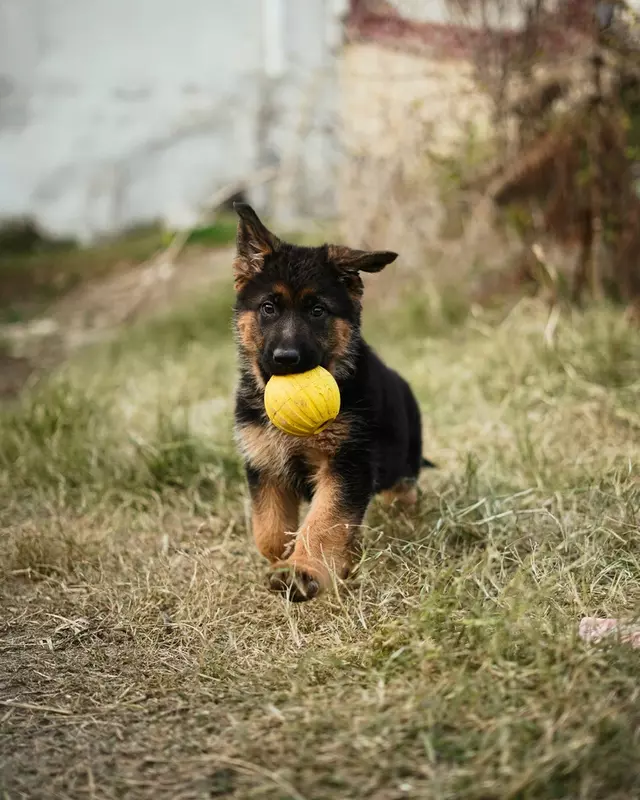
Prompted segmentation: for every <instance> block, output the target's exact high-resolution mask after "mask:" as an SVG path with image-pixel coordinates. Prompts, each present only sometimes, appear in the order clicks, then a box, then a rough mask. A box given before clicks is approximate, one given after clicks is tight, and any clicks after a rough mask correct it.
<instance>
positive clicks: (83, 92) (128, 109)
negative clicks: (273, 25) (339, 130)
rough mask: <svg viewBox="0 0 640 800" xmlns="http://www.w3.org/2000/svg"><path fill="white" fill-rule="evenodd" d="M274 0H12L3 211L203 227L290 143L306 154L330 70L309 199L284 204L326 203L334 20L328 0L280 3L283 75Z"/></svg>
mask: <svg viewBox="0 0 640 800" xmlns="http://www.w3.org/2000/svg"><path fill="white" fill-rule="evenodd" d="M265 4H266V0H263V1H262V2H261V1H260V0H0V219H2V218H10V217H16V216H19V215H29V216H32V217H34V218H35V219H36V220H37V221H38V222H39V223H40V224H41V225H42V226H43V227H44V228H45V229H46V230H47V231H48V232H50V233H54V234H60V235H74V236H78V237H80V238H82V239H84V240H90V239H91V238H92V237H94V236H95V235H97V234H103V233H111V232H115V231H117V230H121V229H124V228H127V227H129V226H131V225H133V224H137V223H140V222H145V221H152V220H154V219H158V218H160V219H165V220H167V221H168V222H169V223H170V224H174V225H182V224H189V223H190V222H192V221H193V220H194V217H195V215H196V214H197V212H198V209H199V207H200V205H201V204H202V203H203V202H204V201H205V200H206V198H207V197H208V196H209V195H210V194H211V193H212V191H213V190H215V189H216V188H219V187H220V186H222V185H225V184H226V183H228V182H230V181H233V180H237V179H239V178H242V177H243V176H244V175H246V174H247V173H248V172H250V171H251V170H253V169H255V168H256V167H258V166H261V165H264V164H265V163H278V162H279V161H280V160H281V158H282V156H283V153H284V150H283V148H287V157H288V158H289V161H291V162H292V161H295V159H292V158H291V157H290V153H291V145H292V142H293V138H292V137H293V134H292V129H295V127H296V125H298V124H299V119H300V114H299V106H300V104H301V101H302V100H303V99H304V97H305V95H306V87H308V86H309V84H310V83H311V81H312V79H313V78H314V76H317V75H318V74H319V71H321V74H322V78H321V79H320V84H321V86H322V89H321V92H320V94H321V95H322V101H321V102H319V103H318V104H316V107H314V111H313V113H312V115H311V117H312V119H311V122H310V125H311V127H310V130H309V131H308V136H307V140H306V141H305V144H304V148H303V151H302V152H301V153H300V156H299V158H298V161H300V162H301V164H299V167H298V169H297V174H296V179H295V181H294V182H293V183H294V184H295V186H294V187H293V188H295V190H296V198H294V199H293V200H292V199H291V198H287V199H285V201H284V202H283V204H281V205H283V209H282V214H285V215H286V214H287V213H289V214H292V213H296V212H297V211H300V210H301V209H300V208H299V206H300V205H301V204H302V206H305V205H306V206H309V205H310V206H311V208H308V207H307V208H305V209H303V210H306V211H311V212H316V213H322V208H321V206H322V204H323V203H324V207H325V210H326V208H327V206H328V205H330V203H331V197H330V196H331V179H330V174H329V173H330V169H329V167H330V162H331V159H332V158H333V151H332V146H331V143H330V140H331V138H332V133H331V132H330V128H331V124H330V118H331V115H332V113H333V111H332V107H333V105H334V102H335V86H334V82H333V80H334V75H333V70H334V67H333V63H334V59H333V57H332V55H331V53H330V52H329V50H328V48H327V42H328V38H327V35H328V34H327V32H328V31H329V29H330V27H331V24H332V21H331V20H332V17H331V14H328V12H327V11H326V10H325V6H326V5H327V3H326V0H325V1H324V2H323V0H305V3H300V2H297V0H280V4H281V5H282V11H283V25H284V27H285V31H284V36H283V39H282V42H283V46H284V49H285V53H284V72H283V74H282V75H281V76H280V77H277V76H276V77H267V76H265V73H264V59H265V49H264V36H263V5H265ZM303 9H304V10H303ZM333 35H335V30H333ZM290 183H291V182H290ZM305 187H312V190H311V194H310V197H309V196H307V195H309V192H308V191H307V190H306V189H305ZM299 197H301V198H302V199H301V200H300V201H299ZM305 198H306V199H305Z"/></svg>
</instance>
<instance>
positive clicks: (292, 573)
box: [267, 561, 326, 603]
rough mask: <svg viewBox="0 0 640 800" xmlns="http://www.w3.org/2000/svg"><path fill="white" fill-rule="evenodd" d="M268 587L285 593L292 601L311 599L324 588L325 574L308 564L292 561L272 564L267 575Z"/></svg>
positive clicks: (300, 601) (298, 601)
mask: <svg viewBox="0 0 640 800" xmlns="http://www.w3.org/2000/svg"><path fill="white" fill-rule="evenodd" d="M267 580H268V586H269V589H270V590H271V591H272V592H278V593H279V594H283V595H285V597H286V598H287V600H290V601H291V602H292V603H304V602H306V601H307V600H313V598H314V597H317V596H318V595H319V594H320V593H321V592H322V590H323V589H324V588H325V584H326V580H325V576H324V575H321V574H320V573H319V572H318V571H317V570H314V569H311V568H310V567H309V566H308V565H302V564H301V565H297V564H295V563H293V562H292V561H279V562H277V563H276V564H274V565H273V566H272V567H271V569H270V571H269V574H268V577H267Z"/></svg>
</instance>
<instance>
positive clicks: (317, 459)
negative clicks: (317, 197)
mask: <svg viewBox="0 0 640 800" xmlns="http://www.w3.org/2000/svg"><path fill="white" fill-rule="evenodd" d="M234 207H235V210H236V212H237V214H238V216H239V218H240V219H239V223H238V235H237V254H236V258H235V260H234V265H233V269H234V279H235V291H236V302H235V307H234V327H235V332H236V341H237V348H238V354H239V371H240V376H239V383H238V389H237V394H236V406H235V428H236V438H237V441H238V445H239V448H240V451H241V453H242V456H243V459H244V463H245V469H246V475H247V480H248V484H249V491H250V494H251V503H252V526H253V535H254V538H255V542H256V545H257V547H258V550H259V551H260V552H261V553H262V555H263V556H265V557H266V558H267V559H268V560H269V561H270V562H271V570H270V573H269V586H270V588H271V589H272V590H273V591H276V592H281V593H283V594H285V595H286V596H287V597H288V598H289V599H290V600H292V601H294V602H300V601H304V600H310V599H312V598H313V597H315V596H317V595H318V594H320V593H321V592H322V591H323V590H324V589H326V588H327V586H328V585H330V583H331V580H332V576H337V577H339V578H345V577H347V575H348V574H349V571H350V569H351V566H352V559H353V545H354V541H353V536H354V534H356V533H357V530H358V527H359V526H360V525H361V523H362V520H363V517H364V515H365V512H366V510H367V507H368V505H369V503H370V501H371V499H372V497H373V496H374V495H375V494H377V493H381V494H382V495H383V496H384V498H385V499H386V500H387V501H393V500H398V501H400V502H403V503H414V502H415V501H416V499H417V490H416V479H417V477H418V474H419V472H420V469H421V467H423V466H433V465H432V464H431V462H429V461H427V460H426V459H423V457H422V430H421V421H420V411H419V409H418V404H417V402H416V399H415V397H414V395H413V393H412V391H411V389H410V387H409V385H408V384H407V383H406V382H405V381H404V380H403V379H402V378H401V377H400V376H399V375H398V374H396V373H395V372H394V371H393V370H391V369H389V367H387V366H385V364H383V363H382V361H381V360H380V359H379V358H378V356H376V354H375V353H374V352H373V351H372V350H371V348H370V347H369V346H368V345H367V344H366V342H365V341H364V340H363V338H362V336H361V333H360V317H361V304H362V293H363V284H362V280H361V278H360V273H361V272H379V271H380V270H382V269H383V268H384V267H386V266H387V264H390V263H391V262H392V261H394V260H395V259H396V257H397V255H396V253H390V252H364V251H361V250H351V249H350V248H348V247H341V246H335V245H323V246H322V247H298V246H296V245H292V244H287V243H286V242H283V241H281V240H280V239H278V238H277V237H276V236H275V235H274V234H273V233H271V231H269V230H268V229H267V228H266V227H265V226H264V225H263V224H262V222H261V221H260V220H259V219H258V217H257V215H256V213H255V212H254V210H253V209H252V208H251V207H250V206H248V205H246V204H241V203H236V204H234ZM317 366H323V367H325V368H326V369H327V370H329V372H331V373H332V374H333V376H334V378H335V379H336V381H337V383H338V386H339V388H340V396H341V408H340V414H339V415H338V417H337V418H336V419H335V420H334V421H333V422H332V423H331V424H330V425H329V426H328V427H327V428H325V429H324V430H323V431H322V432H321V433H318V434H316V435H315V436H311V437H308V438H300V437H296V436H291V435H288V434H286V433H283V432H281V431H280V430H278V429H277V428H275V427H274V426H273V425H272V424H271V423H270V422H269V420H268V418H267V416H266V413H265V410H264V388H265V386H266V383H267V381H268V380H269V378H270V377H271V376H272V375H289V374H292V373H297V372H305V371H307V370H311V369H313V368H315V367H317ZM301 501H308V502H310V506H309V512H308V514H307V517H306V519H305V520H304V522H303V523H302V525H300V523H299V506H300V503H301Z"/></svg>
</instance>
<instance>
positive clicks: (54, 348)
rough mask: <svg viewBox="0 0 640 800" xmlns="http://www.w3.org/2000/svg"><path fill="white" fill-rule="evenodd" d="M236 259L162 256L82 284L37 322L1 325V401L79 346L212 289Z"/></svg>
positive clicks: (217, 253)
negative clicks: (171, 258) (170, 259)
mask: <svg viewBox="0 0 640 800" xmlns="http://www.w3.org/2000/svg"><path fill="white" fill-rule="evenodd" d="M232 258H233V250H232V249H231V248H221V249H217V250H204V249H202V250H194V249H190V250H189V251H188V252H186V253H184V254H183V255H182V256H181V257H180V258H179V259H178V260H177V261H176V263H174V264H170V263H167V261H166V259H165V258H164V254H160V256H159V257H157V258H155V259H151V260H149V261H147V262H144V263H142V264H139V265H137V266H134V267H132V268H130V269H128V270H126V271H118V272H117V273H115V274H113V275H109V276H108V277H106V278H100V279H98V280H92V281H88V282H87V283H85V284H82V285H81V286H78V287H77V288H75V289H73V290H72V291H70V292H69V293H68V294H66V295H65V296H63V297H62V298H61V299H60V300H58V301H56V302H55V303H53V304H52V305H51V306H50V307H49V309H48V310H47V311H46V312H45V313H44V314H42V315H40V316H39V317H36V318H35V319H34V320H30V321H29V322H26V323H14V324H9V325H4V326H0V344H3V343H4V347H3V348H0V397H11V396H14V395H16V394H17V393H18V392H19V391H20V390H21V388H22V387H23V386H24V384H25V383H26V381H27V380H28V379H29V378H30V377H32V376H37V375H38V374H41V373H43V372H46V371H48V370H49V369H51V368H52V367H54V366H56V365H57V364H59V363H60V362H61V361H63V360H64V359H66V358H68V357H69V356H70V355H71V354H72V353H73V352H74V351H75V350H77V349H78V348H79V347H82V346H84V345H86V344H91V343H93V342H96V341H101V340H104V339H108V338H109V337H111V336H112V335H113V334H114V333H115V332H116V331H117V330H118V329H119V328H121V327H122V326H123V325H129V324H132V323H133V322H136V321H138V320H140V319H142V318H144V317H148V316H151V315H152V314H156V313H161V312H163V311H167V310H168V309H169V308H171V307H172V306H175V305H178V304H179V303H180V302H181V301H183V302H184V301H186V300H187V298H188V297H189V296H193V295H196V294H198V293H199V292H202V291H207V290H210V289H211V287H212V286H213V285H214V284H215V283H217V282H220V281H223V280H224V278H225V274H227V272H229V274H230V269H231V260H232Z"/></svg>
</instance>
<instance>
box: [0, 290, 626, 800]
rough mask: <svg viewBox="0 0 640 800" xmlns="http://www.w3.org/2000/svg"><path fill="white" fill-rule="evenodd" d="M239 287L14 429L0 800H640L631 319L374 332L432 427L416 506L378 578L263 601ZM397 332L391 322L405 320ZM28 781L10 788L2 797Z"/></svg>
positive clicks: (4, 551)
mask: <svg viewBox="0 0 640 800" xmlns="http://www.w3.org/2000/svg"><path fill="white" fill-rule="evenodd" d="M228 307H229V297H228V295H227V294H226V292H224V291H221V292H220V293H218V294H217V295H215V296H213V297H212V298H211V299H204V300H202V301H201V303H200V305H198V306H197V307H191V308H189V309H188V310H187V311H186V312H179V313H176V314H174V315H172V316H170V317H166V318H162V319H156V320H154V321H152V322H151V323H149V324H148V325H146V326H144V327H139V328H137V329H136V330H135V331H134V332H133V333H132V334H130V335H128V336H127V338H126V339H125V338H123V339H121V340H120V341H118V342H116V343H115V344H113V343H112V344H110V345H108V346H102V347H100V348H96V349H93V350H92V351H90V352H87V353H85V354H84V355H81V356H80V357H78V358H77V359H76V360H75V361H73V362H72V363H70V364H68V365H67V367H65V369H64V370H63V371H62V372H60V373H59V374H57V375H55V376H53V377H52V378H51V379H50V380H49V382H47V383H46V384H45V385H42V386H40V387H35V388H34V389H33V391H32V392H31V394H29V395H28V396H26V397H25V398H24V400H23V401H22V402H21V404H20V405H19V406H15V407H11V408H7V409H6V410H5V411H4V412H2V416H1V418H0V573H1V576H2V589H1V595H0V609H1V610H0V631H1V632H2V638H1V639H0V703H1V705H0V765H2V768H1V769H2V771H1V772H0V775H1V777H0V796H2V797H4V798H7V799H8V800H16V798H22V797H29V798H53V797H55V798H85V797H86V798H121V797H126V798H147V797H153V798H171V799H172V800H182V799H183V798H212V797H235V798H243V799H244V798H277V799H278V800H294V798H295V799H296V800H300V798H306V799H307V800H310V799H311V798H313V800H318V799H321V798H336V797H339V798H365V797H366V798H375V800H394V799H395V798H405V797H406V798H438V800H442V798H478V799H479V798H507V797H508V798H552V797H555V798H561V797H566V798H584V799H586V798H604V797H606V798H629V797H634V796H638V794H640V738H639V737H640V688H639V686H640V682H639V678H640V666H639V662H638V657H637V654H636V653H635V652H634V651H633V650H631V649H630V648H626V647H624V646H623V645H616V644H615V643H613V644H607V645H606V646H600V647H597V648H596V647H589V646H587V645H585V644H583V643H582V642H581V641H580V640H579V639H578V637H577V627H578V622H579V620H580V618H581V617H582V616H583V615H586V614H590V615H606V616H622V617H624V618H626V619H632V618H634V617H637V616H638V612H639V609H640V537H639V536H638V528H639V522H640V507H639V506H640V482H639V476H638V454H639V453H640V413H639V408H638V402H637V398H638V391H639V390H640V381H639V374H638V363H640V342H639V340H638V335H637V331H633V330H632V329H630V328H627V327H626V326H625V324H624V322H623V321H622V320H621V319H620V318H619V316H617V315H616V314H615V313H614V312H613V311H608V310H606V309H604V310H594V311H591V312H589V313H587V314H586V315H584V316H582V317H577V318H576V319H574V320H573V321H571V320H564V321H561V323H560V325H559V326H558V328H557V330H556V338H555V343H554V345H553V346H552V347H548V346H546V345H545V342H544V336H543V332H544V328H545V323H546V318H545V314H544V311H543V309H542V307H541V306H539V305H536V304H534V303H523V304H520V305H519V306H518V307H516V308H515V309H514V310H513V311H512V312H511V313H510V315H509V316H508V318H506V319H503V320H502V321H499V322H498V321H496V320H489V319H485V318H483V317H473V316H468V317H467V318H466V319H464V320H463V319H462V318H461V315H460V316H458V315H453V316H454V317H455V318H452V317H448V318H447V319H433V318H429V317H424V316H423V315H420V314H418V313H417V312H415V311H413V312H412V313H411V314H405V313H404V312H403V309H402V307H399V308H398V309H397V310H396V311H395V312H393V313H394V314H397V316H396V317H394V319H392V320H390V322H391V324H392V330H393V336H390V335H385V334H383V333H382V332H381V324H380V322H381V320H380V319H379V318H376V314H375V312H373V311H370V313H369V322H370V329H371V338H372V339H373V341H374V343H376V344H378V345H379V348H380V350H381V351H382V352H383V354H384V355H385V356H387V357H388V358H389V360H390V361H392V362H393V363H394V364H395V365H396V366H397V367H398V368H400V369H402V370H403V371H404V372H405V373H406V374H407V375H408V376H409V377H410V378H411V379H412V381H413V383H414V385H415V387H416V390H417V392H418V393H419V396H420V399H421V402H422V406H423V409H424V415H425V425H426V432H427V435H426V438H427V442H428V446H427V448H426V452H427V454H428V455H429V456H431V457H433V458H434V459H435V460H436V461H437V462H438V463H439V465H440V467H441V469H440V470H439V471H438V472H437V473H434V474H429V475H426V474H425V476H424V483H423V489H424V492H423V496H422V498H421V503H420V508H419V509H418V510H417V512H415V513H412V514H410V515H406V514H404V513H402V512H395V511H392V512H390V513H387V512H385V511H383V510H382V509H381V508H378V507H374V508H373V509H372V510H371V513H370V515H369V518H368V525H367V527H366V529H365V530H364V531H363V538H364V543H365V547H364V552H363V555H362V560H361V563H360V566H359V570H358V572H357V575H356V577H355V578H354V579H353V580H352V581H350V582H349V583H348V584H347V585H345V586H344V587H342V588H341V589H340V590H339V591H338V592H337V593H335V594H333V595H331V596H329V597H327V598H326V599H324V600H323V601H319V602H313V603H311V604H307V605H305V606H304V607H292V606H288V605H286V604H285V603H283V602H282V600H281V599H280V598H278V597H272V596H270V595H269V594H268V593H267V592H266V590H265V589H264V588H263V584H262V575H263V571H264V565H263V564H262V563H261V560H260V558H259V557H258V556H257V555H256V553H255V552H254V548H253V545H252V544H251V542H250V535H249V533H248V530H247V523H248V520H247V510H246V498H245V490H244V484H243V480H242V477H241V473H240V469H239V464H238V462H237V460H236V457H235V454H234V451H233V447H232V442H231V434H230V412H231V398H230V394H231V385H232V379H233V370H234V366H233V347H232V344H231V339H230V335H229V332H228V327H229V313H228ZM387 321H389V320H387ZM2 792H4V794H3V793H2Z"/></svg>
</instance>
